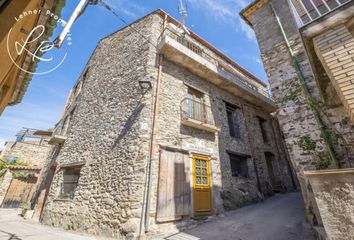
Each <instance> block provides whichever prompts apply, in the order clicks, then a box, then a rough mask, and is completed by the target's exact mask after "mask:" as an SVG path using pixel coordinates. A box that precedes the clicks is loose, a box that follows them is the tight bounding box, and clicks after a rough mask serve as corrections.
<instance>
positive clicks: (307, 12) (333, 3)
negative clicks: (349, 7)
mask: <svg viewBox="0 0 354 240" xmlns="http://www.w3.org/2000/svg"><path fill="white" fill-rule="evenodd" d="M288 1H289V4H290V7H291V9H292V11H293V13H294V15H295V18H296V22H297V24H298V27H299V28H301V27H303V26H305V25H308V24H310V23H311V22H313V21H315V20H317V19H319V18H321V17H323V16H325V15H327V14H328V13H330V12H333V11H334V10H336V9H338V8H340V7H342V6H344V5H345V4H347V3H349V2H351V1H352V0H288Z"/></svg>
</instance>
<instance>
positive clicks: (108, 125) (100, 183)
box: [42, 16, 161, 236]
mask: <svg viewBox="0 0 354 240" xmlns="http://www.w3.org/2000/svg"><path fill="white" fill-rule="evenodd" d="M156 21H157V22H156ZM153 22H154V24H157V25H160V26H161V23H160V19H156V17H154V16H148V17H146V18H144V20H143V21H139V22H137V23H134V24H133V25H132V27H134V28H135V30H133V29H132V28H131V27H127V28H125V29H123V30H121V31H119V32H117V33H114V34H112V35H110V36H108V37H107V38H105V39H103V40H102V41H101V42H100V43H99V45H98V46H97V48H96V50H95V52H94V54H93V56H92V57H91V59H90V61H89V63H88V68H89V71H88V73H87V75H86V79H85V82H84V84H83V86H82V88H81V93H80V96H79V97H78V99H77V100H76V108H75V111H74V112H73V116H72V119H71V121H70V122H71V123H70V127H69V129H70V130H69V132H68V134H67V136H68V139H67V140H66V142H65V144H64V145H63V147H62V149H61V151H60V153H59V156H58V159H57V162H58V164H59V167H58V168H57V172H56V174H55V176H54V179H53V184H52V187H51V190H50V193H49V196H48V201H47V203H46V206H45V209H44V212H43V217H42V218H43V222H44V223H46V224H49V225H54V226H64V228H70V229H75V230H81V231H86V232H89V233H92V234H101V235H108V236H120V235H130V236H131V235H134V234H135V233H136V232H138V227H139V226H138V225H139V222H140V217H141V210H142V200H143V192H144V180H145V168H146V159H147V154H148V148H149V136H150V121H151V111H152V106H151V103H152V96H151V93H152V92H154V91H153V90H150V91H148V92H145V93H144V92H143V91H142V89H141V88H140V86H139V83H138V81H139V80H150V79H149V78H148V77H149V74H148V72H149V69H148V62H149V63H150V62H152V61H154V60H155V57H156V55H155V54H152V53H153V51H154V49H153V47H152V46H151V44H149V43H148V42H147V40H146V39H143V38H142V37H141V35H139V34H138V33H137V32H136V30H137V31H138V32H139V33H140V34H142V35H145V36H146V37H147V38H150V35H151V34H152V33H153V31H151V26H152V24H153ZM152 56H153V58H154V59H153V60H152V59H151V58H152ZM154 72H155V73H156V69H154ZM153 77H154V79H156V74H153ZM153 84H154V82H153ZM77 162H84V165H83V166H82V168H81V173H80V179H79V183H78V187H77V188H76V191H75V196H74V198H73V199H72V200H60V199H58V194H59V191H60V188H61V182H62V175H63V171H62V169H61V168H60V165H62V164H71V163H77Z"/></svg>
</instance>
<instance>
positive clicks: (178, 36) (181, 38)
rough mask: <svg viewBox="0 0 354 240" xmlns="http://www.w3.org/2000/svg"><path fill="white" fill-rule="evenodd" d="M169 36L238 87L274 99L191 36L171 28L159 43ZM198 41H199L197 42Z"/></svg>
mask: <svg viewBox="0 0 354 240" xmlns="http://www.w3.org/2000/svg"><path fill="white" fill-rule="evenodd" d="M166 35H167V36H169V37H171V38H172V39H174V40H176V41H177V42H178V43H180V44H182V45H183V46H185V47H187V48H188V49H189V50H191V51H193V52H194V53H196V54H198V55H199V56H201V57H203V58H204V59H206V60H208V61H209V62H211V63H213V64H214V65H216V66H217V68H218V71H219V73H222V74H223V75H227V76H230V77H231V79H232V80H233V81H234V82H235V83H236V84H238V85H243V86H244V87H245V88H247V89H248V90H249V91H251V92H258V93H260V94H261V95H263V96H265V97H267V98H269V99H272V96H271V94H270V93H269V92H268V91H267V90H265V89H263V88H260V87H258V86H257V85H255V84H252V82H253V81H254V80H253V79H251V78H249V77H247V76H244V78H247V80H243V79H241V78H240V77H239V76H237V74H236V72H239V70H236V69H234V70H232V68H233V67H231V66H228V67H227V68H225V67H224V66H226V64H223V63H221V62H220V59H217V58H216V57H214V56H212V55H210V54H209V53H207V52H206V51H204V50H203V49H202V48H201V47H199V46H198V45H197V44H195V43H194V42H193V41H191V40H190V39H188V38H190V36H189V35H186V34H182V33H178V32H177V31H176V30H173V29H170V28H169V27H167V28H165V30H164V31H163V33H162V34H161V36H160V37H159V40H158V41H159V42H160V41H161V39H162V38H163V37H164V36H166ZM196 41H197V40H196Z"/></svg>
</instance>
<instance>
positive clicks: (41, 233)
mask: <svg viewBox="0 0 354 240" xmlns="http://www.w3.org/2000/svg"><path fill="white" fill-rule="evenodd" d="M10 239H11V240H53V239H62V240H93V239H100V238H95V237H88V236H83V235H79V234H76V233H72V232H66V231H64V230H61V229H58V228H53V227H49V226H44V225H41V224H39V223H36V222H33V221H28V220H27V221H26V220H23V219H22V218H21V217H20V216H18V210H13V209H11V210H10V209H0V240H10ZM101 239H103V238H101ZM167 239H169V240H198V239H206V240H208V239H210V240H229V239H233V240H314V238H313V237H312V232H311V229H310V226H309V225H308V224H307V223H306V222H305V214H304V207H303V200H302V197H301V195H300V193H289V194H280V195H276V196H274V197H271V198H269V199H267V200H266V201H264V202H262V203H258V204H254V205H250V206H247V207H244V208H241V209H238V210H235V211H231V212H227V213H226V214H225V217H213V218H211V220H208V221H207V222H205V223H202V224H200V225H199V226H197V227H195V228H193V229H190V230H187V231H185V232H183V233H178V234H175V235H172V236H170V237H168V238H167Z"/></svg>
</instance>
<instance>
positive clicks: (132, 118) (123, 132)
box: [112, 101, 145, 149]
mask: <svg viewBox="0 0 354 240" xmlns="http://www.w3.org/2000/svg"><path fill="white" fill-rule="evenodd" d="M144 107H145V103H142V102H141V101H140V102H139V103H138V104H137V106H136V107H135V108H134V110H133V111H132V114H131V115H130V116H129V118H128V119H127V121H126V122H125V124H124V126H123V128H122V130H121V131H120V133H119V135H118V137H117V139H116V140H115V141H114V143H113V145H112V149H113V148H115V147H117V146H118V145H119V143H120V142H121V141H122V140H123V138H124V137H125V136H126V135H127V133H129V132H130V130H131V129H132V127H133V125H134V123H136V122H137V120H138V118H139V116H140V114H141V112H142V111H143V109H144Z"/></svg>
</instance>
